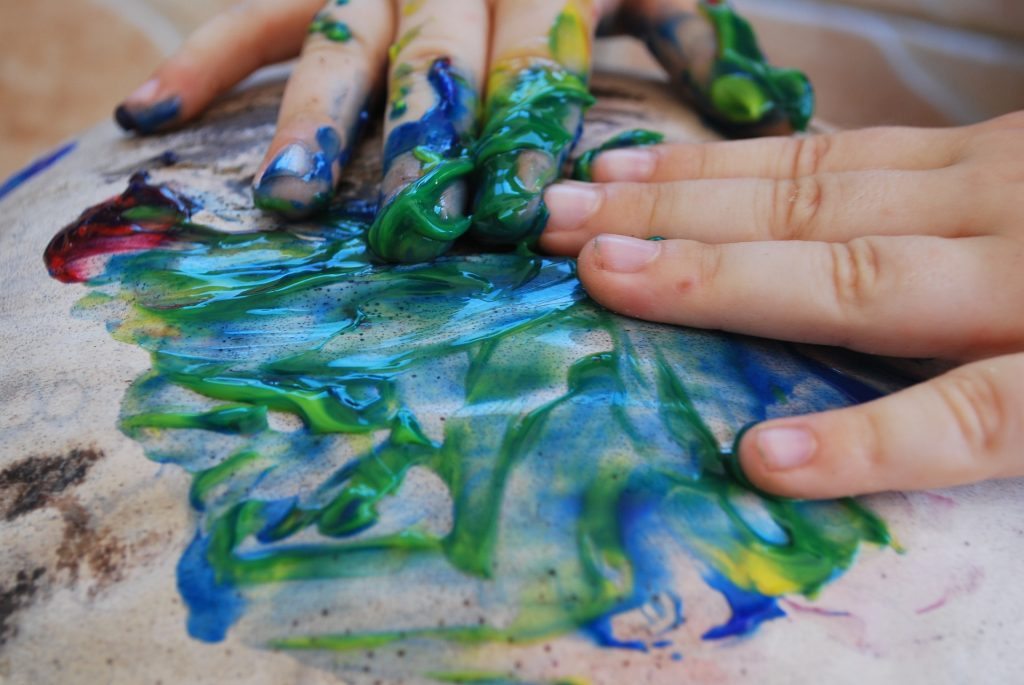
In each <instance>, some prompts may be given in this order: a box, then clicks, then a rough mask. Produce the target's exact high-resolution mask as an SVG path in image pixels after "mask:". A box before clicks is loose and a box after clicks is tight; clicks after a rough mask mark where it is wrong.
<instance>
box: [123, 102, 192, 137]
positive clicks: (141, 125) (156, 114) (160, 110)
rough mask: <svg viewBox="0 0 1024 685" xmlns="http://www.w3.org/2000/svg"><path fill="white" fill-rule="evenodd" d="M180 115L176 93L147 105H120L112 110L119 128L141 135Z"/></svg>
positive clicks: (172, 120) (169, 122) (171, 121)
mask: <svg viewBox="0 0 1024 685" xmlns="http://www.w3.org/2000/svg"><path fill="white" fill-rule="evenodd" d="M180 115H181V98H180V97H178V96H177V95H175V96H174V97H170V98H167V99H166V100H161V101H160V102H158V103H156V104H154V105H150V106H149V107H128V106H127V105H120V106H119V107H118V108H117V109H116V110H115V111H114V119H115V120H116V121H117V123H118V125H120V126H121V128H123V129H124V130H125V131H136V132H138V133H141V134H143V135H146V134H149V133H155V132H156V131H157V130H158V129H160V128H163V127H164V126H167V125H168V124H171V123H173V122H174V121H176V120H177V119H178V117H179V116H180Z"/></svg>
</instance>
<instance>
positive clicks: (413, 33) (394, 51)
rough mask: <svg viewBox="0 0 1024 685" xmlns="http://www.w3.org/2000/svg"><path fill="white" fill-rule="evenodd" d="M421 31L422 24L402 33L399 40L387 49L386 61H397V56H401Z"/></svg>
mask: <svg viewBox="0 0 1024 685" xmlns="http://www.w3.org/2000/svg"><path fill="white" fill-rule="evenodd" d="M422 31H423V24H420V25H418V26H413V27H412V28H411V29H409V30H408V31H406V32H405V33H403V34H402V36H401V38H399V39H398V40H397V41H396V42H395V43H392V44H391V46H390V47H389V48H388V59H389V60H390V61H391V62H392V63H394V62H395V61H396V60H398V56H399V55H401V54H402V50H405V49H406V48H407V47H409V44H410V43H412V42H413V41H414V40H416V38H418V37H419V35H420V33H421V32H422Z"/></svg>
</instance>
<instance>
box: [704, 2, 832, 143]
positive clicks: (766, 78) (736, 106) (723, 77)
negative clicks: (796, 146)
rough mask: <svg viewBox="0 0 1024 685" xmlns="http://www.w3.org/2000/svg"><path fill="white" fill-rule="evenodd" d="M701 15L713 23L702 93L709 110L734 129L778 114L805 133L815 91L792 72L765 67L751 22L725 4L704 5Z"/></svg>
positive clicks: (805, 79) (803, 76) (804, 79)
mask: <svg viewBox="0 0 1024 685" xmlns="http://www.w3.org/2000/svg"><path fill="white" fill-rule="evenodd" d="M700 10H701V14H703V15H704V17H706V18H707V19H708V21H710V22H711V25H712V26H713V27H714V30H715V36H716V38H717V42H718V54H717V59H716V61H715V66H714V69H713V75H712V78H711V83H710V85H709V87H708V89H707V90H706V91H705V96H706V97H707V98H708V101H709V102H710V104H711V106H712V108H713V109H714V111H715V112H717V113H718V114H719V115H720V116H721V117H722V118H724V119H725V120H726V121H728V122H730V123H734V124H741V125H746V124H756V123H759V122H761V121H764V120H765V119H767V118H768V117H769V116H771V115H772V114H773V113H775V112H776V111H779V112H780V113H781V115H782V116H783V117H784V118H786V119H787V120H788V121H789V123H790V124H791V125H792V127H793V128H794V129H796V130H798V131H803V130H804V129H806V128H807V124H808V123H810V120H811V116H813V113H814V91H813V90H812V89H811V86H810V81H808V80H807V77H806V76H805V75H804V74H803V73H801V72H799V71H797V70H795V69H779V68H777V67H773V66H772V65H770V64H769V63H768V60H767V59H766V58H765V56H764V53H762V52H761V49H760V47H759V46H758V44H757V36H756V34H755V33H754V29H753V27H751V25H750V23H749V22H748V21H747V20H746V19H744V18H743V17H741V16H739V15H738V14H737V13H736V12H735V10H733V8H732V7H731V6H730V5H729V4H728V3H727V2H718V3H713V2H709V1H708V0H702V1H701V3H700Z"/></svg>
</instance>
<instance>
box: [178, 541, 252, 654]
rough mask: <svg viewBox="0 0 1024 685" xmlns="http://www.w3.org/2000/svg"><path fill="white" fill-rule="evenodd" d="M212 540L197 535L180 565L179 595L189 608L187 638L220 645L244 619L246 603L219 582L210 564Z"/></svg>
mask: <svg viewBox="0 0 1024 685" xmlns="http://www.w3.org/2000/svg"><path fill="white" fill-rule="evenodd" d="M209 545H210V538H209V537H207V536H204V535H203V534H202V533H197V534H196V536H195V538H193V540H192V542H191V543H190V544H189V546H188V548H187V549H186V550H185V553H184V554H183V555H182V556H181V560H180V561H179V562H178V591H179V592H180V593H181V596H182V599H184V600H185V605H186V606H187V607H188V609H189V612H188V634H189V635H191V636H192V637H194V638H195V639H197V640H202V641H204V642H221V641H223V640H224V638H225V637H226V636H227V634H228V629H229V628H230V627H231V626H232V625H234V624H235V623H236V622H237V621H238V619H240V618H241V617H242V612H243V611H244V610H245V599H244V598H243V597H242V595H241V593H240V592H238V591H237V590H236V589H235V588H234V586H233V585H231V584H230V583H227V582H218V580H217V577H216V572H215V571H214V569H213V567H212V566H211V565H210V562H209V561H207V552H208V550H209Z"/></svg>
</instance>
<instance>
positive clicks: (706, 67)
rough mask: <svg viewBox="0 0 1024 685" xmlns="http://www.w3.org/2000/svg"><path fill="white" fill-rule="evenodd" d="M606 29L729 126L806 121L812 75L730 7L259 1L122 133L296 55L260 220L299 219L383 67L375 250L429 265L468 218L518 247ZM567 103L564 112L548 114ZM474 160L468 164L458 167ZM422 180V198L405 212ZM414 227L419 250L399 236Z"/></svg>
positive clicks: (205, 35)
mask: <svg viewBox="0 0 1024 685" xmlns="http://www.w3.org/2000/svg"><path fill="white" fill-rule="evenodd" d="M620 5H621V6H622V11H621V12H620V11H619V9H620ZM599 22H603V26H604V27H605V28H607V29H608V30H616V29H618V28H621V29H623V30H628V31H630V32H632V33H633V34H634V35H636V36H638V37H640V38H642V39H644V40H645V41H646V42H647V44H648V45H649V47H650V48H651V50H652V51H653V53H654V54H655V56H656V57H657V58H658V59H659V60H660V61H661V63H662V64H663V65H665V67H666V69H667V70H668V72H669V75H670V76H672V77H673V78H674V79H675V82H676V85H677V87H678V90H679V92H680V95H682V96H685V97H687V98H689V99H690V100H691V101H692V102H693V103H694V104H695V105H696V106H698V107H699V108H700V109H701V111H702V112H703V113H704V114H705V115H706V116H708V117H709V118H712V119H714V120H715V121H717V122H718V123H719V124H720V125H721V126H722V127H723V128H726V129H729V130H731V131H737V132H740V133H744V134H750V133H753V132H763V131H766V130H772V131H789V130H792V129H793V128H801V127H803V126H804V125H805V124H806V122H807V119H808V118H809V117H810V113H811V110H812V109H813V96H812V90H811V88H810V86H809V84H808V83H807V80H806V78H804V76H803V75H802V74H800V73H799V72H795V71H792V70H787V69H776V68H774V67H771V66H770V65H768V64H767V63H766V62H765V60H764V57H763V55H761V53H760V51H759V50H758V48H757V45H756V41H754V40H753V32H752V31H751V30H750V29H749V27H748V26H747V25H746V23H745V22H744V21H743V20H742V19H741V18H739V17H738V16H736V15H735V13H734V12H733V10H732V9H731V7H730V6H729V5H728V3H727V2H724V0H702V1H701V2H698V0H634V1H633V2H630V3H623V2H621V0H394V1H391V0H328V2H327V3H326V4H324V0H287V1H284V0H249V1H248V2H243V3H241V4H239V5H237V6H236V7H234V8H233V9H231V10H229V11H227V12H225V13H224V14H221V15H220V16H218V17H216V18H215V19H213V20H212V21H210V22H209V23H208V24H206V25H205V26H203V27H202V28H200V29H199V30H198V31H197V32H196V33H195V34H194V35H193V36H192V37H190V38H189V39H188V41H187V42H186V43H185V45H184V46H183V47H182V49H181V50H180V51H179V52H178V54H176V55H175V56H173V57H172V58H171V59H169V60H168V61H167V62H166V63H165V64H164V65H163V66H161V67H160V68H159V69H158V71H157V72H156V74H155V76H154V77H153V78H152V79H151V80H150V81H148V82H147V83H146V84H145V85H143V86H141V87H140V88H139V89H138V90H137V91H136V92H135V93H134V94H133V95H132V96H131V97H129V98H128V100H127V101H126V102H125V103H124V104H123V105H122V106H121V107H119V108H118V111H117V119H118V122H119V123H121V125H122V126H123V127H124V128H126V129H129V130H135V131H138V132H140V133H150V132H154V131H159V130H164V129H166V128H169V127H172V126H175V125H178V124H181V123H183V122H187V121H189V120H191V119H192V118H194V117H196V116H197V115H198V114H200V113H201V112H202V111H203V110H204V109H205V108H206V107H207V106H208V105H209V104H210V103H211V102H212V101H213V99H214V98H215V97H216V96H218V95H219V94H221V93H223V92H225V91H226V90H227V89H229V88H230V87H231V86H233V85H234V84H236V83H237V82H238V81H240V80H241V79H243V78H244V77H246V76H247V75H249V74H250V73H252V72H253V71H254V70H256V69H257V68H259V67H261V66H263V65H266V64H271V63H274V62H280V61H283V60H286V59H289V58H291V57H294V56H296V55H298V54H299V53H300V51H301V59H300V61H299V63H298V65H297V66H296V68H295V70H294V72H293V73H292V76H291V79H290V80H289V82H288V86H287V90H286V91H285V94H284V100H283V102H282V105H281V110H280V115H279V119H278V127H277V132H276V135H275V136H274V139H273V140H272V141H271V143H270V147H269V150H268V152H267V155H266V158H265V159H264V161H263V163H262V164H261V166H260V168H259V169H258V171H257V173H256V176H255V184H254V190H255V197H256V201H257V204H259V205H260V206H261V207H264V208H266V209H271V210H274V211H277V212H280V213H282V214H285V215H287V216H295V217H301V216H304V215H307V214H309V213H311V212H313V211H315V210H316V209H318V208H320V207H322V206H323V205H325V204H326V203H327V202H329V201H330V199H331V196H332V194H333V191H334V188H335V187H336V186H337V184H338V183H339V182H340V181H341V179H342V177H343V167H344V165H345V163H346V161H347V159H348V154H349V153H350V152H351V150H352V148H353V146H354V143H355V140H356V138H357V136H358V131H359V128H360V125H361V123H363V122H364V121H365V118H366V112H367V107H368V105H369V104H370V100H371V94H372V93H373V92H375V91H379V90H380V87H381V86H382V85H383V81H384V76H385V73H386V72H388V70H387V69H386V68H385V67H386V66H387V65H388V64H389V63H390V72H389V74H388V76H389V78H388V81H389V88H388V107H387V110H386V112H385V117H384V129H385V130H384V135H385V140H386V141H387V142H386V149H385V159H384V166H385V178H384V184H383V192H382V198H383V200H384V204H385V206H386V207H387V206H390V205H392V204H395V205H396V206H395V207H394V208H393V211H392V212H390V213H388V214H383V213H382V216H381V224H382V225H381V226H378V227H377V230H375V231H374V233H373V235H372V240H371V247H373V248H374V250H375V251H377V252H378V254H381V256H384V257H386V258H388V259H395V260H401V261H409V260H412V261H415V260H420V259H427V258H430V257H431V256H432V255H433V256H436V254H439V253H440V252H443V250H444V249H447V246H448V245H450V241H451V240H452V239H454V238H455V237H457V236H458V235H460V234H461V232H464V231H466V230H469V228H468V227H469V221H468V219H467V218H466V214H468V213H469V212H470V210H472V213H473V215H474V216H473V228H474V230H475V231H476V232H477V233H478V234H479V235H478V237H479V238H481V239H484V240H487V241H490V242H496V243H506V244H508V243H514V242H517V241H519V240H522V239H523V238H525V237H535V236H536V234H537V233H538V232H539V230H540V228H541V227H542V226H543V222H544V219H545V214H544V209H543V204H542V202H541V191H542V190H543V188H544V187H545V186H546V185H548V184H549V183H550V182H552V181H553V180H555V179H556V178H557V175H558V173H559V170H560V167H561V165H562V162H563V161H564V159H565V157H566V155H567V154H568V152H569V150H570V149H571V147H572V143H573V140H574V138H575V134H576V132H577V126H578V124H579V121H580V119H581V117H582V113H583V110H585V108H586V106H587V103H588V102H589V96H588V95H587V93H586V79H587V75H588V73H589V70H590V47H591V43H592V41H593V36H594V33H595V31H596V27H597V25H598V23H599ZM492 24H493V25H492ZM485 70H486V71H488V72H489V75H486V74H485ZM541 71H543V72H544V73H541V74H540V75H539V76H538V73H537V72H541ZM485 86H486V88H485ZM485 90H486V91H487V96H488V100H487V103H485V104H484V105H483V106H481V104H480V100H481V98H482V96H483V94H484V91H485ZM559 98H561V100H560V102H561V103H563V104H564V105H565V106H564V107H555V106H552V104H551V103H552V102H556V101H559ZM478 118H480V119H483V121H479V120H478ZM481 123H482V124H483V126H482V127H481V126H480V124H481ZM407 125H408V126H407ZM478 132H480V133H481V140H480V141H476V136H477V134H478ZM488 138H489V139H488ZM471 148H472V150H473V154H474V156H475V158H474V159H473V160H471V163H470V164H469V165H466V164H465V163H462V164H461V166H460V165H459V164H455V163H454V162H455V161H456V159H457V158H459V157H460V156H462V157H464V158H466V157H468V156H469V155H466V154H463V151H465V150H468V149H471ZM465 161H466V160H465V159H463V162H465ZM449 162H451V163H449ZM439 164H445V165H446V166H445V168H440V167H439ZM473 164H475V165H476V168H475V169H474V168H473ZM469 173H475V174H476V177H477V178H476V183H475V186H476V187H477V188H478V194H477V197H476V199H475V208H474V207H473V204H474V203H473V198H469V197H466V195H467V188H468V184H467V183H466V182H465V181H466V179H465V176H466V175H468V174H469ZM428 175H429V176H430V178H426V177H427V176H428ZM417 181H423V182H422V183H421V184H420V186H422V188H418V189H413V190H414V191H415V192H412V191H411V192H410V193H409V194H411V195H413V197H408V195H409V194H407V197H404V198H399V197H398V196H399V193H401V192H402V191H404V190H406V189H407V188H409V187H410V186H411V185H413V184H415V183H416V182H417ZM396 199H401V200H402V201H401V202H397V203H394V202H393V201H394V200H396ZM409 217H412V218H417V217H418V218H419V220H418V221H416V222H413V223H416V224H417V226H418V229H419V232H420V235H419V236H418V237H416V236H413V237H410V236H409V235H408V234H407V233H408V232H407V231H405V230H404V229H402V230H400V231H396V230H392V229H394V228H395V227H397V226H399V225H401V226H405V225H406V224H408V223H409V222H408V221H406V219H407V218H409ZM399 219H401V220H399Z"/></svg>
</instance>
